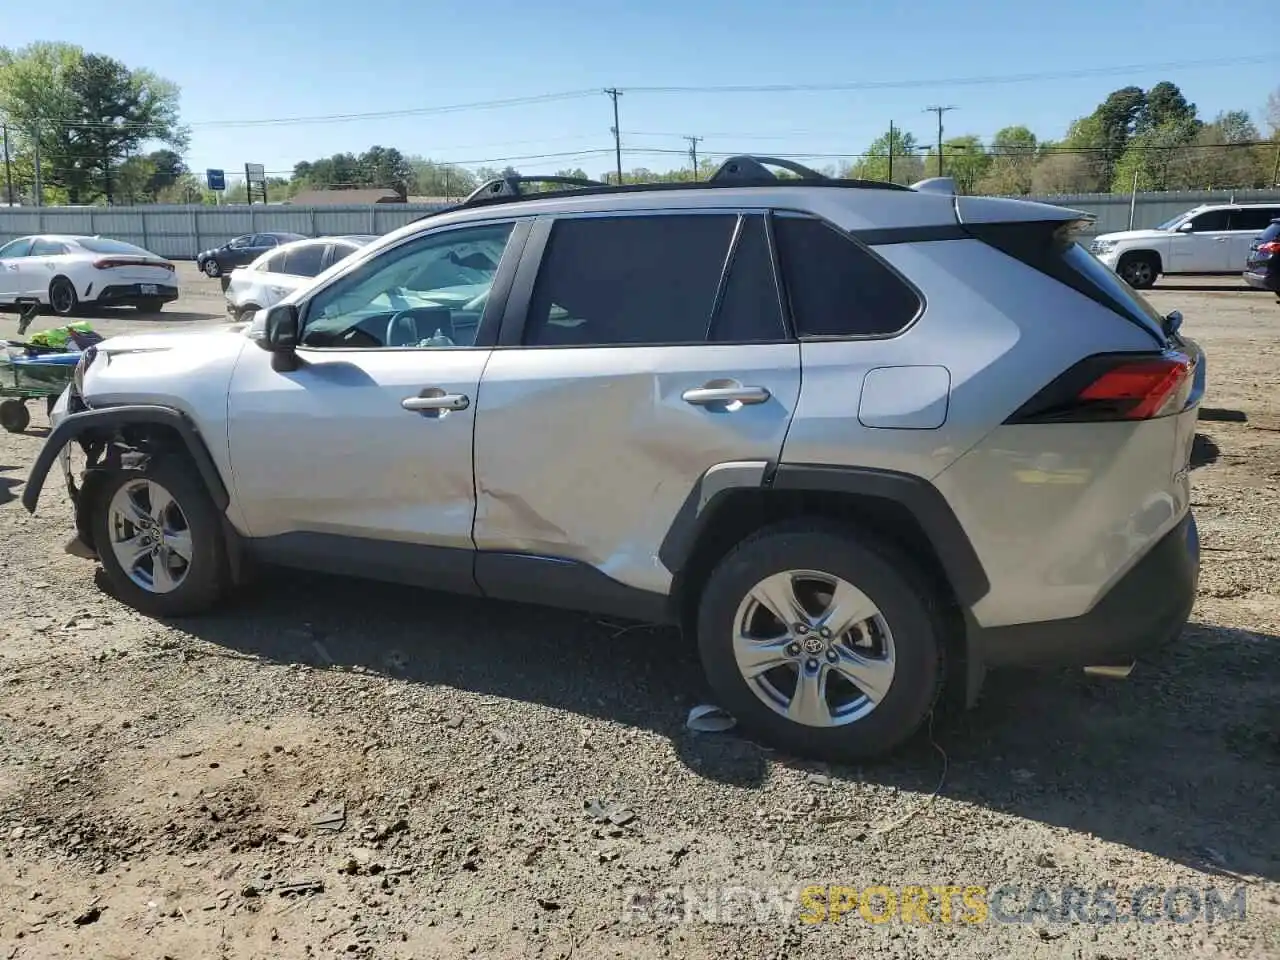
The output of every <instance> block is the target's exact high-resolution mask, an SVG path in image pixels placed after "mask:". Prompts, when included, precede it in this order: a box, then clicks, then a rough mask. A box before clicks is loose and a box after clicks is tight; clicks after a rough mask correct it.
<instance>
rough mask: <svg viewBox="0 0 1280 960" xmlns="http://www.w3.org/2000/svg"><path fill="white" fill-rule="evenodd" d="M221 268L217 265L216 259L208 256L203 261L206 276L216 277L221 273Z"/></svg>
mask: <svg viewBox="0 0 1280 960" xmlns="http://www.w3.org/2000/svg"><path fill="white" fill-rule="evenodd" d="M221 273H222V268H221V267H220V266H218V261H217V260H214V259H213V258H210V259H208V260H206V261H205V262H204V275H205V276H206V277H217V276H219V275H221Z"/></svg>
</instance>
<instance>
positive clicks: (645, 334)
mask: <svg viewBox="0 0 1280 960" xmlns="http://www.w3.org/2000/svg"><path fill="white" fill-rule="evenodd" d="M737 223H738V218H737V216H735V215H733V214H649V215H633V216H610V217H581V218H565V219H562V220H558V221H557V222H556V224H555V226H554V227H553V228H552V231H551V237H550V239H549V240H548V242H547V249H546V253H545V254H544V255H543V260H542V264H541V267H540V268H539V271H538V279H537V282H536V283H535V285H534V291H533V298H532V300H531V302H530V304H529V312H528V318H527V320H526V322H525V329H524V339H523V342H524V344H525V345H526V346H547V347H551V346H575V347H584V346H642V345H653V344H689V343H705V342H706V340H707V332H708V329H709V326H710V323H711V318H712V313H713V311H714V309H715V305H716V293H717V291H718V290H719V286H720V278H721V275H722V274H723V273H724V266H725V259H726V257H727V255H728V253H729V244H730V242H731V240H732V239H733V235H734V231H735V229H736V227H737Z"/></svg>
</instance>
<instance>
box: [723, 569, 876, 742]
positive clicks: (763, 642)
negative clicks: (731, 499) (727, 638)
mask: <svg viewBox="0 0 1280 960" xmlns="http://www.w3.org/2000/svg"><path fill="white" fill-rule="evenodd" d="M733 651H734V658H735V659H736V661H737V664H738V670H739V671H740V672H741V673H742V676H743V679H745V680H746V681H747V685H748V686H749V687H750V688H751V691H752V692H753V693H754V694H755V695H756V696H757V697H759V698H760V700H761V701H762V702H763V703H764V704H765V705H766V706H768V707H769V708H770V709H771V710H773V711H774V712H775V713H777V714H779V715H781V716H784V717H786V718H787V719H788V720H791V721H793V722H795V723H799V724H803V725H804V726H807V727H838V726H843V725H845V724H848V723H853V722H855V721H857V720H860V719H862V718H863V717H865V716H866V715H867V714H869V713H870V712H871V711H872V710H874V709H875V708H876V706H877V704H879V703H880V701H881V700H883V699H884V697H885V695H886V694H887V693H888V692H889V687H890V685H891V684H892V683H893V674H894V650H893V635H892V634H891V633H890V632H889V625H888V624H887V623H886V622H885V619H884V616H883V615H882V614H881V613H880V610H879V608H877V607H876V605H875V604H874V603H872V602H871V599H870V598H869V597H868V596H867V595H866V594H865V593H863V592H862V591H861V590H859V589H858V588H857V587H855V586H853V584H851V583H848V582H847V581H845V580H842V579H840V578H839V577H836V576H833V575H831V574H828V573H820V572H818V571H814V570H788V571H785V572H783V573H776V574H774V575H773V576H770V577H766V578H765V579H764V580H761V581H760V582H759V583H758V584H756V586H755V587H754V588H753V589H752V590H751V592H750V593H749V594H748V595H747V597H746V598H745V599H744V600H743V601H742V603H741V604H739V606H738V612H737V615H736V616H735V618H734V636H733Z"/></svg>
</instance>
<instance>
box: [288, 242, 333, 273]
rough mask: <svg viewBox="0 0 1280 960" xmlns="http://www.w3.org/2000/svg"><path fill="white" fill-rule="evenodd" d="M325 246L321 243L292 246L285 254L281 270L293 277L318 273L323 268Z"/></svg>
mask: <svg viewBox="0 0 1280 960" xmlns="http://www.w3.org/2000/svg"><path fill="white" fill-rule="evenodd" d="M325 247H326V244H323V243H304V244H302V245H301V246H298V247H294V248H293V249H292V250H290V251H288V253H287V254H286V255H285V261H284V271H283V272H284V273H289V274H292V275H293V276H295V277H314V276H316V275H318V274H319V273H320V271H321V270H322V269H323V264H324V251H325Z"/></svg>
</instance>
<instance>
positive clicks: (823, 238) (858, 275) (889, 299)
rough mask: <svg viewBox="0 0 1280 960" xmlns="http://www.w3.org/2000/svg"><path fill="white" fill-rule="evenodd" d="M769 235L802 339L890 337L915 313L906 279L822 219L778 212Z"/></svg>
mask: <svg viewBox="0 0 1280 960" xmlns="http://www.w3.org/2000/svg"><path fill="white" fill-rule="evenodd" d="M774 237H775V239H776V242H777V246H778V259H779V260H780V261H781V265H782V276H783V281H784V284H785V287H786V292H787V300H788V301H789V303H790V305H791V316H792V318H793V320H794V322H795V327H796V333H797V335H798V336H799V337H800V338H801V339H805V338H813V337H886V336H892V335H893V334H895V333H899V332H901V331H902V330H904V329H906V328H907V327H908V326H910V325H911V323H912V321H914V320H915V318H916V317H917V316H918V315H919V314H920V310H921V308H922V307H923V303H922V302H921V300H920V296H919V294H917V293H916V291H915V290H914V289H912V288H911V287H910V286H909V285H908V284H907V283H906V281H905V280H903V279H902V278H901V277H899V276H898V274H897V273H896V272H895V271H894V270H893V269H891V268H890V267H889V266H887V265H886V264H884V263H883V262H881V261H880V259H879V258H877V257H876V256H875V255H874V254H872V253H871V252H869V251H868V250H866V249H864V248H863V247H861V246H859V245H858V244H857V243H855V242H854V241H853V239H852V238H850V237H848V236H846V235H845V234H843V233H841V232H840V231H839V230H837V229H836V228H835V227H832V226H831V225H829V224H827V223H825V222H824V221H822V220H814V219H811V218H808V217H796V216H790V215H780V216H778V217H776V218H775V219H774Z"/></svg>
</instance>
